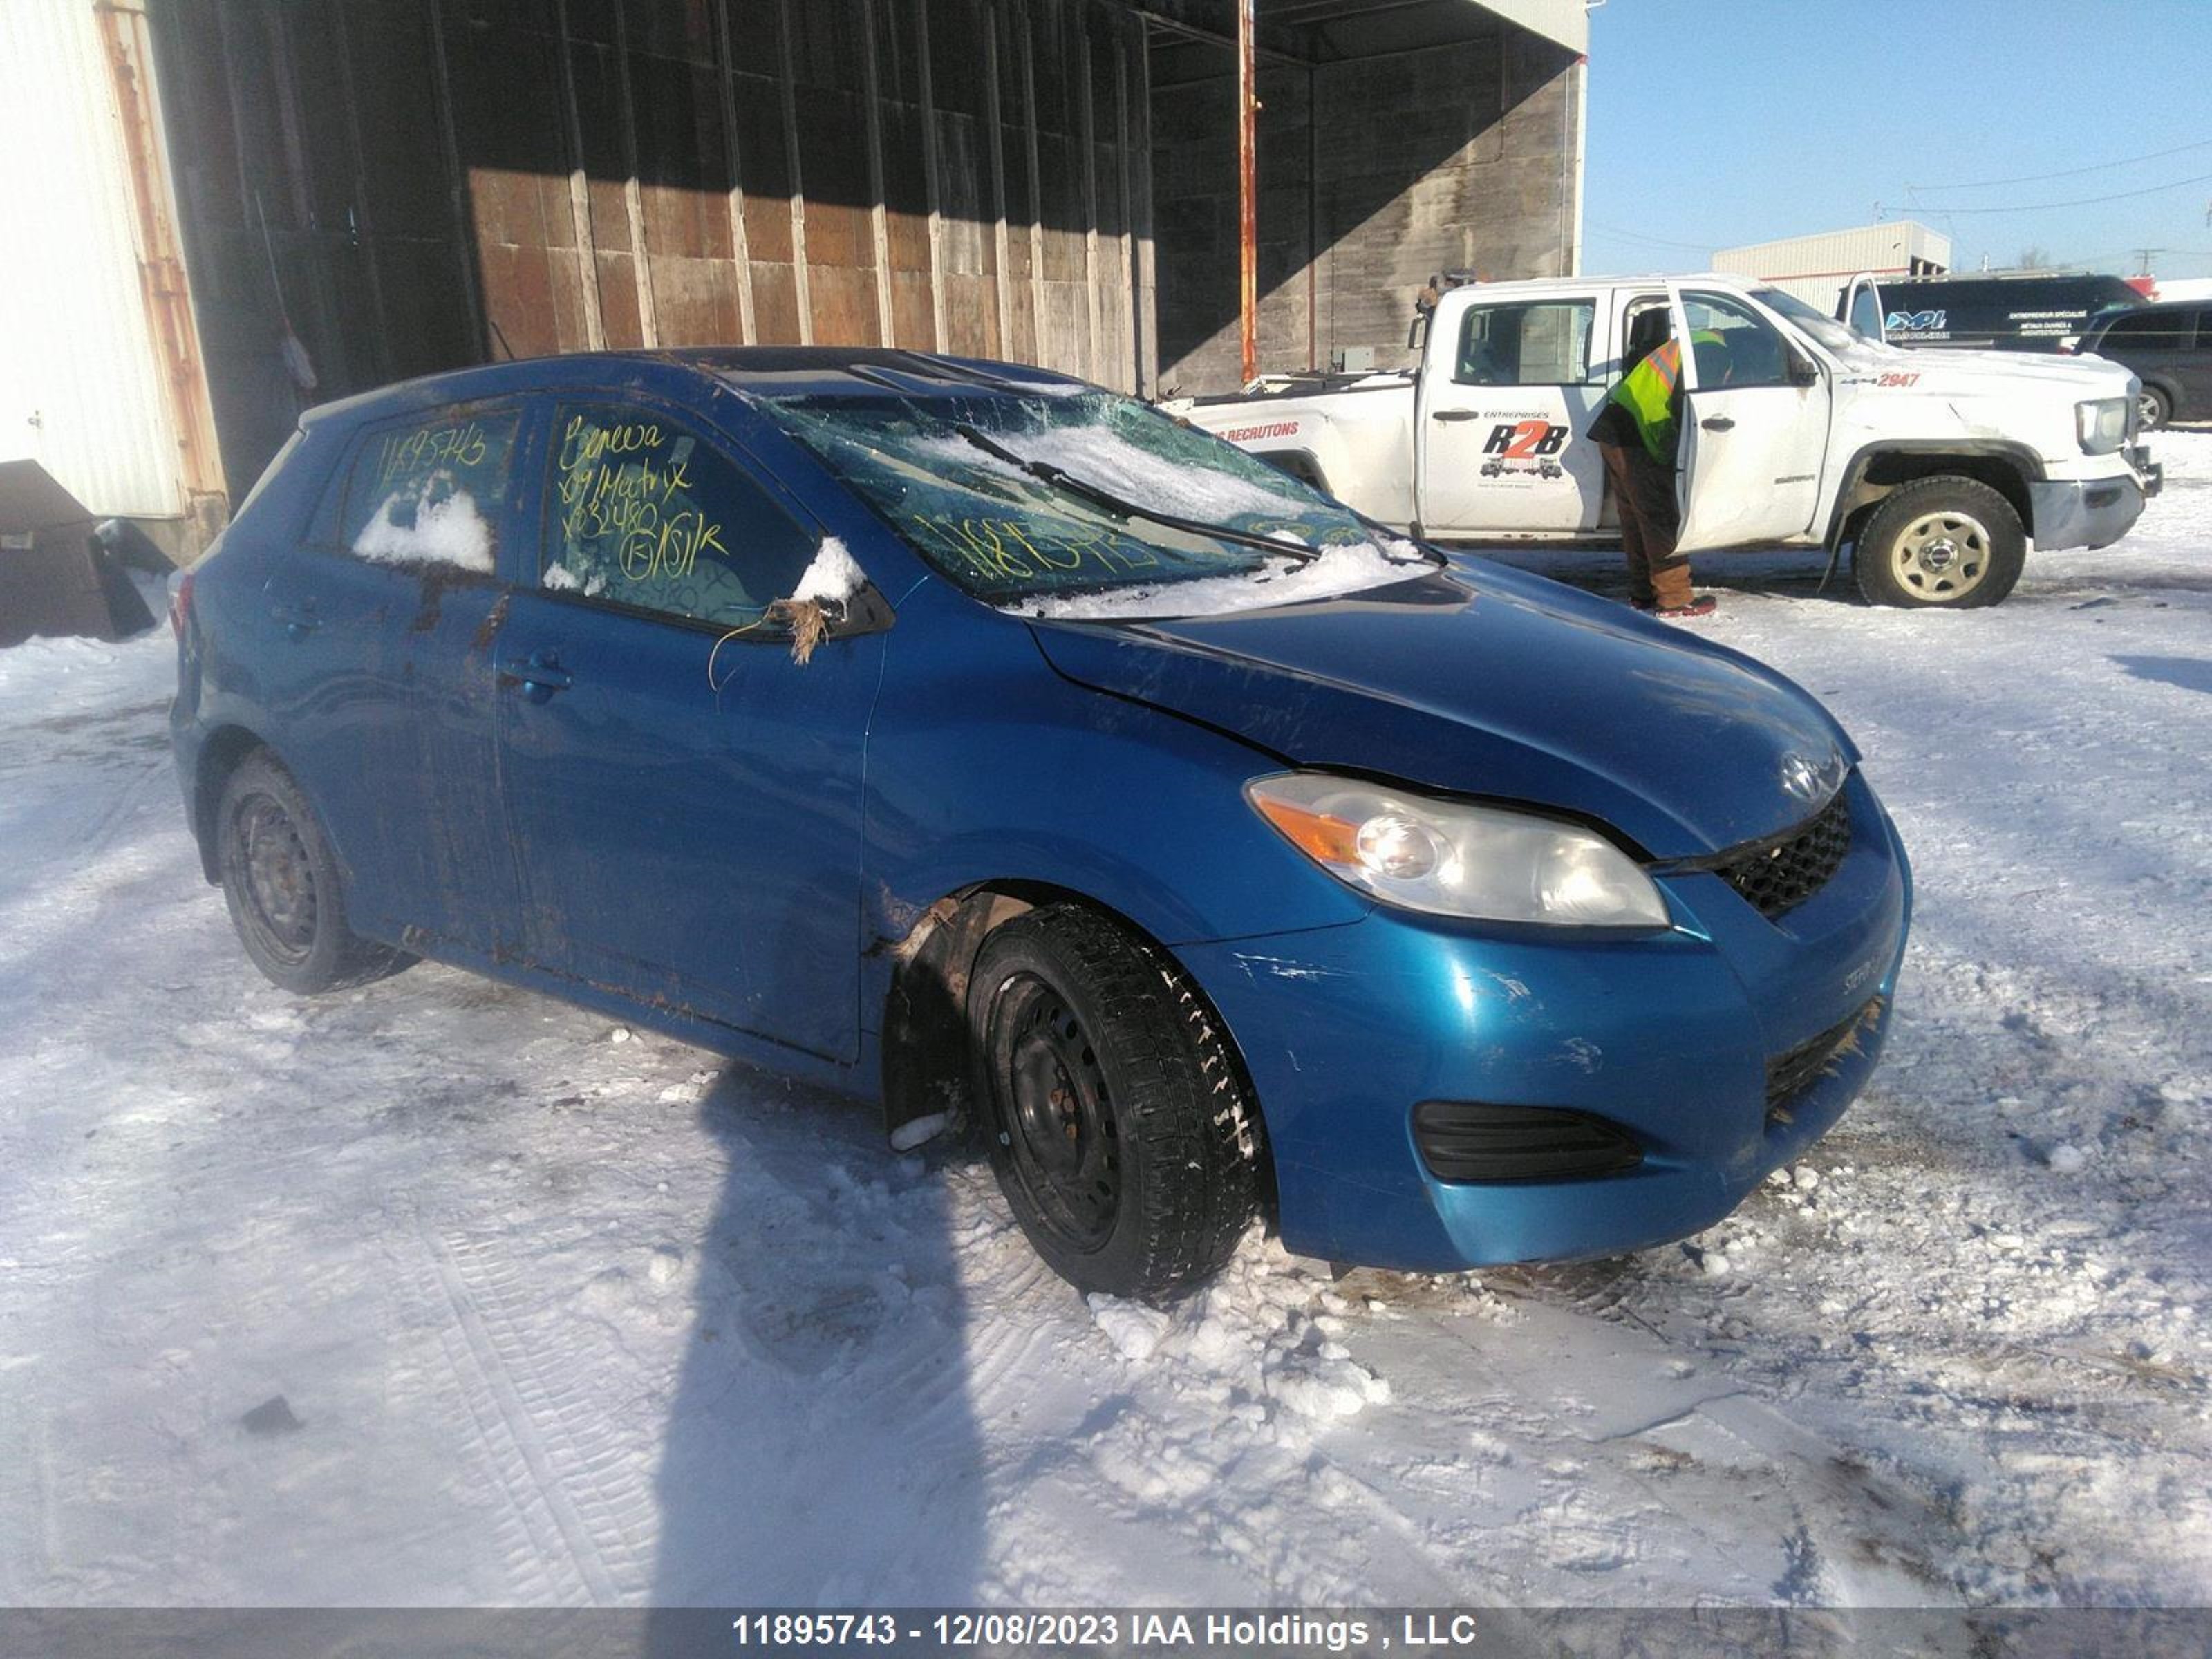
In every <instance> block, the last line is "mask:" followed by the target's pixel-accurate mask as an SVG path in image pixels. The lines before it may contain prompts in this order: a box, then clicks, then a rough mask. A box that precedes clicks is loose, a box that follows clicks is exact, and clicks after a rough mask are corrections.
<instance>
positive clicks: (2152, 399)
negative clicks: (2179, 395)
mask: <svg viewBox="0 0 2212 1659" xmlns="http://www.w3.org/2000/svg"><path fill="white" fill-rule="evenodd" d="M2172 418H2173V399H2172V398H2169V397H2167V396H2166V393H2165V392H2164V391H2162V390H2161V389H2160V388H2159V387H2157V386H2144V387H2143V388H2142V390H2140V391H2138V392H2136V425H2137V427H2139V428H2141V429H2142V430H2143V431H2145V432H2155V431H2157V430H2158V429H2159V428H2160V427H2162V426H2164V425H2165V424H2166V422H2168V421H2170V420H2172Z"/></svg>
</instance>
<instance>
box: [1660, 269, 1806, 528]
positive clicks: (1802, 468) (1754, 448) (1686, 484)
mask: <svg viewBox="0 0 2212 1659" xmlns="http://www.w3.org/2000/svg"><path fill="white" fill-rule="evenodd" d="M1668 302H1669V304H1670V305H1671V307H1672V308H1673V311H1674V337H1675V338H1677V339H1679V340H1686V341H1688V342H1689V343H1690V349H1688V350H1686V351H1685V352H1684V353H1683V356H1682V382H1681V384H1682V412H1681V416H1680V428H1679V429H1680V443H1679V451H1678V453H1677V457H1676V464H1677V465H1678V467H1679V468H1680V472H1679V475H1678V477H1677V479H1676V483H1675V489H1676V494H1677V497H1678V499H1679V500H1680V503H1681V507H1682V531H1681V535H1680V538H1679V539H1678V541H1677V542H1676V546H1677V547H1679V548H1680V550H1682V551H1683V552H1685V553H1688V552H1692V551H1695V550H1700V549H1708V548H1717V547H1752V546H1757V545H1759V544H1762V543H1768V542H1779V541H1786V540H1789V539H1790V538H1792V537H1797V536H1802V535H1804V534H1805V533H1806V532H1808V530H1809V529H1810V528H1811V527H1812V523H1813V515H1814V511H1815V510H1816V509H1817V508H1818V507H1819V505H1820V466H1821V464H1822V462H1823V461H1824V460H1825V459H1826V456H1827V449H1828V409H1829V398H1830V395H1831V394H1830V392H1829V387H1828V375H1827V371H1826V368H1824V367H1822V366H1821V365H1820V364H1819V363H1817V362H1814V359H1813V357H1812V356H1811V355H1810V354H1809V353H1808V352H1807V351H1806V350H1805V349H1803V348H1802V347H1801V346H1799V345H1797V344H1796V343H1795V342H1793V341H1791V340H1790V338H1789V337H1788V336H1786V335H1785V334H1784V333H1783V331H1782V330H1781V329H1780V328H1779V327H1778V326H1777V325H1776V324H1775V323H1774V322H1773V320H1772V319H1770V318H1768V317H1767V316H1766V315H1765V313H1762V312H1761V311H1759V308H1758V307H1755V306H1753V304H1751V302H1750V301H1747V300H1745V299H1744V298H1742V297H1741V295H1733V294H1722V293H1717V292H1712V291H1700V290H1699V289H1680V288H1678V287H1675V286H1674V285H1672V284H1669V286H1668ZM1808 382H1809V383H1808Z"/></svg>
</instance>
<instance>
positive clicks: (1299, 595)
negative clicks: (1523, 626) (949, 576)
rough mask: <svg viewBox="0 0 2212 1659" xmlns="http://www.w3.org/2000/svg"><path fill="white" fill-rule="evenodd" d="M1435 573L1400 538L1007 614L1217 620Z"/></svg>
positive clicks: (1046, 600) (1037, 602)
mask: <svg viewBox="0 0 2212 1659" xmlns="http://www.w3.org/2000/svg"><path fill="white" fill-rule="evenodd" d="M1427 568H1430V561H1429V559H1428V558H1427V557H1426V556H1425V555H1424V554H1423V553H1422V552H1421V550H1420V549H1419V548H1418V547H1416V546H1414V545H1413V543H1411V542H1407V541H1401V540H1399V539H1397V538H1395V537H1393V538H1389V540H1388V541H1387V543H1386V544H1377V543H1375V542H1358V543H1354V544H1351V545H1348V546H1335V547H1329V548H1326V549H1324V550H1322V553H1321V555H1320V556H1319V557H1317V558H1316V559H1313V560H1312V561H1310V562H1307V563H1304V564H1285V565H1269V566H1268V567H1267V568H1265V569H1261V570H1250V571H1245V572H1243V573H1241V574H1237V575H1234V576H1202V577H1200V578H1199V579H1198V580H1183V581H1173V582H1150V583H1142V584H1139V585H1137V586H1129V587H1109V588H1104V589H1101V590H1099V591H1097V592H1089V593H1069V594H1062V595H1042V596H1038V597H1035V598H1031V599H1024V600H1023V601H1021V602H1019V603H1018V604H1013V605H1005V606H1003V607H1001V608H1002V609H1004V610H1006V611H1011V612H1012V613H1013V614H1014V615H1016V616H1020V617H1039V618H1042V619H1044V620H1047V621H1053V622H1109V621H1126V620H1127V619H1130V618H1132V617H1217V616H1221V615H1224V614H1225V613H1227V612H1229V611H1256V610H1259V609H1261V607H1263V606H1267V605H1293V604H1296V603H1297V602H1299V601H1301V600H1306V599H1341V598H1342V597H1343V596H1344V595H1346V594H1347V593H1358V592H1364V590H1366V589H1368V588H1371V587H1381V586H1385V585H1386V584H1388V583H1390V582H1399V581H1404V580H1406V579H1407V577H1409V576H1413V575H1415V574H1419V572H1421V571H1423V570H1425V569H1427Z"/></svg>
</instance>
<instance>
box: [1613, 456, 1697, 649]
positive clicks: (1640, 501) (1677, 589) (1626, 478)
mask: <svg viewBox="0 0 2212 1659" xmlns="http://www.w3.org/2000/svg"><path fill="white" fill-rule="evenodd" d="M1598 453H1600V454H1601V455H1602V456H1604V457H1605V474H1606V477H1608V478H1610V479H1612V480H1613V499H1614V501H1616V502H1618V503H1619V504H1620V550H1621V551H1622V552H1623V553H1624V554H1626V556H1627V558H1628V592H1629V597H1630V598H1631V599H1634V600H1635V601H1636V603H1637V604H1638V605H1645V606H1650V605H1656V606H1657V607H1658V608H1659V609H1660V610H1662V611H1671V610H1674V609H1675V608H1676V607H1677V606H1680V605H1687V604H1689V602H1690V599H1691V593H1690V561H1689V559H1688V557H1687V556H1686V555H1683V554H1680V553H1677V552H1675V550H1674V538H1675V537H1676V536H1677V535H1679V534H1680V532H1681V528H1682V520H1681V515H1680V513H1679V512H1678V511H1677V510H1676V508H1675V506H1674V470H1673V469H1672V468H1670V467H1667V466H1662V465H1660V464H1659V463H1658V462H1657V461H1655V460H1653V459H1651V454H1650V451H1649V450H1647V449H1645V448H1644V446H1643V445H1642V444H1641V443H1635V444H1627V445H1622V444H1610V443H1602V442H1601V443H1600V444H1599V445H1598Z"/></svg>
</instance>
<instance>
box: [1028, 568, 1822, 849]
mask: <svg viewBox="0 0 2212 1659" xmlns="http://www.w3.org/2000/svg"><path fill="white" fill-rule="evenodd" d="M1030 628H1031V629H1033V630H1034V632H1035V634H1036V639H1037V643H1038V645H1039V647H1041V648H1042V651H1043V653H1044V654H1045V657H1046V659H1048V661H1049V662H1050V663H1051V664H1052V665H1053V666H1054V668H1055V669H1056V670H1058V671H1060V673H1061V674H1062V675H1064V676H1066V678H1069V679H1071V680H1073V681H1076V682H1077V683H1078V684H1083V685H1086V686H1090V687H1091V688H1093V689H1095V690H1100V691H1105V692H1110V693H1112V694H1114V695H1115V696H1122V697H1127V698H1132V699H1134V700H1136V701H1138V702H1144V703H1147V704H1150V705H1152V707H1154V708H1162V709H1165V710H1168V711H1170V712H1171V713H1174V714H1180V715H1182V716H1185V717H1187V718H1188V719H1191V720H1198V721H1201V722H1203V723H1204V724H1206V725H1208V726H1214V727H1217V728H1218V729H1220V730H1222V731H1225V732H1230V733H1231V734H1233V735H1234V736H1236V737H1238V738H1242V739H1243V740H1244V741H1246V742H1248V743H1250V744H1254V745H1255V746H1257V747H1259V748H1261V749H1262V750H1267V751H1268V752H1269V753H1270V754H1273V755H1276V756H1279V757H1282V759H1283V760H1285V761H1286V762H1288V763H1292V764H1295V765H1298V766H1310V767H1318V768H1324V769H1340V770H1347V771H1356V772H1364V773H1371V774H1383V775H1388V776H1390V777H1393V778H1395V779H1399V780H1401V781H1404V782H1407V783H1410V784H1419V785H1425V786H1427V787H1431V788H1433V789H1438V790H1444V791H1450V792H1453V793H1462V794H1468V795H1474V796H1479V797H1483V798H1486V799H1495V800H1504V801H1510V802H1515V803H1519V804H1522V805H1529V806H1534V807H1538V808H1546V809H1549V810H1551V811H1555V812H1563V813H1565V814H1568V815H1571V816H1575V817H1586V818H1592V819H1595V820H1597V821H1599V822H1601V823H1606V824H1608V825H1610V826H1612V827H1613V829H1616V830H1617V831H1619V832H1620V833H1621V834H1622V835H1624V836H1627V837H1628V838H1629V839H1631V840H1632V841H1634V842H1637V843H1638V845H1640V846H1641V847H1642V848H1644V851H1645V852H1646V853H1648V854H1650V855H1652V856H1653V857H1655V858H1660V859H1676V858H1693V857H1699V856H1702V855H1704V854H1710V853H1713V852H1717V851H1719V850H1720V849H1722V848H1726V847H1731V846H1734V845H1735V844H1736V843H1738V842H1745V841H1750V840H1754V839H1757V838H1759V837H1760V836H1769V835H1772V834H1774V833H1776V832H1777V831H1778V830H1781V829H1787V828H1789V827H1790V825H1792V824H1794V823H1798V822H1800V821H1802V819H1803V818H1805V817H1807V816H1808V814H1810V813H1811V811H1813V810H1814V807H1816V806H1817V805H1820V799H1822V796H1821V795H1820V794H1817V793H1816V794H1815V795H1814V796H1813V797H1812V798H1810V799H1808V797H1807V796H1806V795H1804V794H1802V793H1800V794H1792V793H1790V792H1789V791H1788V790H1786V789H1785V788H1784V782H1783V780H1784V774H1785V762H1789V761H1790V757H1803V759H1804V760H1805V761H1807V762H1809V763H1810V764H1811V767H1812V769H1813V770H1814V774H1815V775H1817V776H1819V777H1820V778H1821V779H1822V780H1824V781H1823V782H1822V784H1821V785H1820V789H1822V790H1826V788H1828V787H1832V784H1833V782H1834V781H1837V780H1838V779H1839V778H1840V776H1841V775H1842V773H1843V770H1844V768H1846V767H1848V766H1850V765H1852V764H1856V763H1857V759H1858V754H1857V750H1855V749H1854V748H1853V747H1852V746H1851V744H1850V739H1849V738H1847V737H1845V736H1844V732H1843V731H1842V729H1841V728H1840V727H1839V726H1837V725H1836V723H1835V721H1834V720H1832V719H1831V718H1830V717H1829V715H1828V714H1827V712H1826V710H1825V709H1823V708H1821V707H1820V704H1819V703H1818V702H1814V700H1813V698H1812V697H1810V696H1808V695H1807V694H1806V693H1805V692H1803V691H1802V690H1799V689H1798V688H1797V687H1796V686H1795V685H1793V684H1790V681H1788V680H1786V679H1784V678H1783V677H1782V676H1780V675H1779V674H1777V673H1775V672H1774V671H1772V670H1771V669H1769V668H1766V667H1765V666H1763V665H1760V664H1759V663H1756V662H1753V661H1752V660H1751V659H1749V658H1747V657H1744V656H1741V655H1739V654H1738V653H1735V652H1733V651H1729V650H1728V649H1726V648H1725V647H1720V646H1717V645H1714V644H1711V642H1709V641H1704V640H1700V639H1697V638H1694V637H1692V636H1689V635H1684V634H1681V633H1679V632H1677V631H1675V630H1674V629H1672V628H1670V627H1669V626H1668V624H1665V623H1656V622H1652V621H1650V620H1648V619H1646V618H1644V617H1639V616H1638V615H1637V614H1636V613H1635V612H1633V611H1629V610H1627V609H1626V607H1624V606H1621V605H1615V604H1613V603H1612V602H1610V601H1608V600H1603V599H1595V598H1593V597H1592V596H1590V595H1589V594H1584V593H1579V592H1575V591H1574V590H1572V589H1571V588H1566V587H1563V586H1559V584H1557V583H1554V582H1551V581H1547V580H1544V579H1543V578H1541V577H1536V576H1530V575H1528V574H1524V573H1522V572H1518V571H1513V570H1509V569H1506V568H1503V567H1498V566H1487V565H1483V564H1481V563H1480V562H1474V568H1472V569H1471V570H1467V569H1462V568H1459V567H1456V566H1455V568H1453V569H1452V570H1450V571H1449V572H1438V573H1437V574H1433V575H1425V576H1421V577H1417V578H1415V579H1413V580H1407V581H1404V582H1401V583H1397V584H1395V585H1394V586H1389V587H1384V588H1380V589H1376V590H1373V591H1370V592H1365V593H1361V594H1357V595H1354V596H1352V597H1351V598H1347V599H1327V600H1320V601H1316V602H1313V603H1310V604H1304V605H1284V606H1279V607H1276V608H1273V609H1269V610H1261V611H1239V612H1234V613H1231V614H1226V615H1220V616H1213V617H1190V618H1176V619H1146V620H1140V621H1129V622H1116V623H1095V622H1085V623H1073V622H1042V621H1033V622H1031V623H1030ZM1790 770H1792V771H1796V772H1799V773H1801V774H1802V771H1803V768H1802V767H1798V766H1796V764H1795V763H1791V765H1790Z"/></svg>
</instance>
